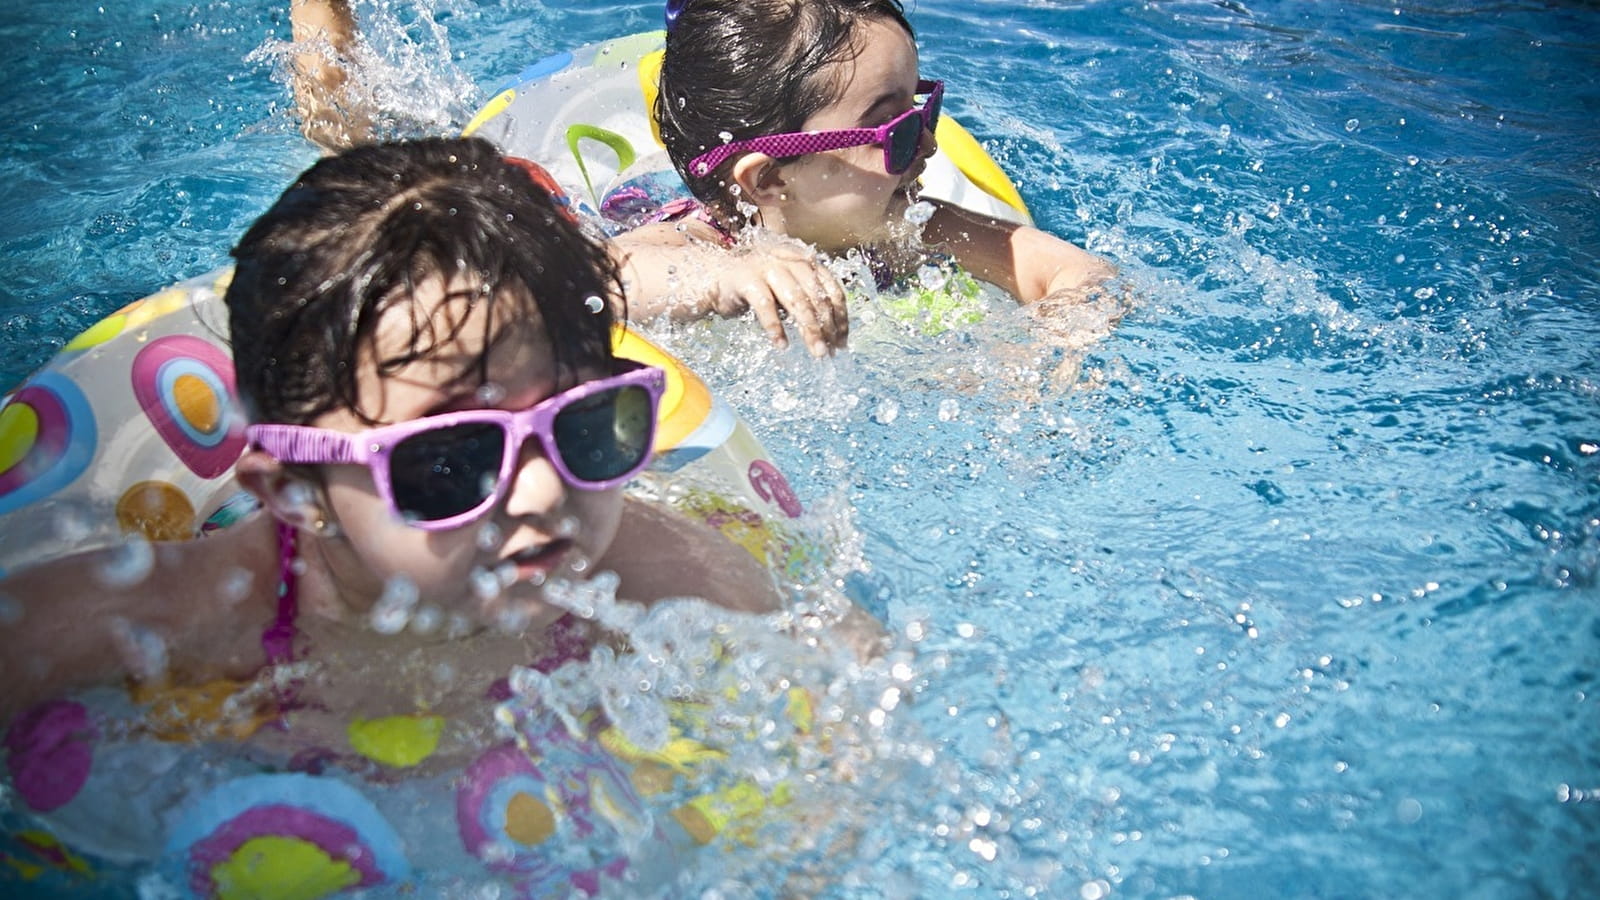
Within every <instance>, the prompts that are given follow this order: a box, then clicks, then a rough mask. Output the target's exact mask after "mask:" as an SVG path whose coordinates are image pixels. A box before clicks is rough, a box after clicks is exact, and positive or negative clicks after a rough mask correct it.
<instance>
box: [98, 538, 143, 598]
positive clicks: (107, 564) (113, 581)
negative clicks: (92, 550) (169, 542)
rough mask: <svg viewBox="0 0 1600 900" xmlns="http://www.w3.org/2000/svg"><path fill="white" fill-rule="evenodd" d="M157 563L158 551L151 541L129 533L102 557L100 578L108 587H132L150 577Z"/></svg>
mask: <svg viewBox="0 0 1600 900" xmlns="http://www.w3.org/2000/svg"><path fill="white" fill-rule="evenodd" d="M155 563H156V553H155V549H154V548H153V547H151V546H150V542H149V541H147V540H145V539H144V538H143V537H142V536H139V535H129V536H128V538H127V540H125V541H123V542H122V543H121V544H119V545H117V546H116V547H115V548H113V549H112V550H111V551H110V552H109V553H107V554H106V555H105V556H104V557H103V558H102V560H101V564H100V570H99V573H98V576H99V580H100V583H101V584H103V585H105V586H106V587H111V588H125V587H131V586H133V585H135V584H138V583H139V582H141V581H143V580H145V579H146V578H147V577H149V575H150V570H151V569H153V568H154V567H155Z"/></svg>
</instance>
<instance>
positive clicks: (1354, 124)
mask: <svg viewBox="0 0 1600 900" xmlns="http://www.w3.org/2000/svg"><path fill="white" fill-rule="evenodd" d="M1360 127H1361V120H1360V119H1346V120H1345V123H1344V130H1345V131H1350V132H1353V131H1355V130H1356V129H1357V128H1360Z"/></svg>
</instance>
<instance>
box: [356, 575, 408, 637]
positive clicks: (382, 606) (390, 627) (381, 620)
mask: <svg viewBox="0 0 1600 900" xmlns="http://www.w3.org/2000/svg"><path fill="white" fill-rule="evenodd" d="M417 599H418V592H417V586H416V584H415V583H413V582H412V581H411V579H409V578H407V577H405V576H404V575H396V576H394V577H392V578H390V579H389V580H388V581H386V582H384V585H383V594H382V595H380V596H379V597H378V602H377V603H374V604H373V605H372V609H371V610H370V611H369V612H368V613H367V623H368V624H369V625H371V626H372V630H373V631H376V632H377V633H379V634H399V633H400V632H402V631H404V630H405V628H406V625H408V624H410V622H411V612H412V610H414V609H416V607H417Z"/></svg>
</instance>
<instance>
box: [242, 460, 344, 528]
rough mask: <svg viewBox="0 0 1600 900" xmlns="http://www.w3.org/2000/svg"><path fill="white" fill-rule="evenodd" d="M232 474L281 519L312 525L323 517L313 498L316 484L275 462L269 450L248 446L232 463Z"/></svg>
mask: <svg viewBox="0 0 1600 900" xmlns="http://www.w3.org/2000/svg"><path fill="white" fill-rule="evenodd" d="M233 474H234V477H235V478H238V479H239V484H240V485H241V486H243V487H244V489H245V490H247V491H249V492H250V493H251V494H254V495H255V497H256V499H257V500H260V501H261V505H262V506H263V507H265V508H266V510H267V511H268V512H270V513H272V515H273V517H274V518H276V519H277V520H278V521H280V522H286V523H288V524H290V525H293V526H295V527H297V528H310V529H315V528H317V527H318V523H319V522H320V521H321V520H322V518H323V513H322V510H321V509H319V508H318V506H317V504H316V503H315V502H312V501H313V499H314V498H315V497H316V496H317V494H316V493H315V486H314V485H312V484H310V483H308V482H307V481H306V480H305V479H304V478H301V477H299V476H297V475H295V474H294V473H292V472H290V471H289V470H288V469H286V468H284V465H283V463H281V462H278V460H276V459H274V458H273V457H272V456H271V455H270V454H267V453H264V452H262V451H260V450H256V449H250V450H246V451H245V452H244V455H243V456H241V457H239V461H238V462H236V463H234V465H233Z"/></svg>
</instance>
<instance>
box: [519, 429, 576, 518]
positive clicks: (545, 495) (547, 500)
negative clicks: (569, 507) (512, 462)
mask: <svg viewBox="0 0 1600 900" xmlns="http://www.w3.org/2000/svg"><path fill="white" fill-rule="evenodd" d="M567 490H568V488H567V483H566V481H565V480H564V479H562V477H561V473H560V472H559V471H557V470H556V466H555V463H554V462H552V461H551V460H550V459H549V458H548V457H546V456H545V454H544V447H543V446H542V445H541V444H540V443H539V439H538V438H536V437H530V438H529V439H528V440H527V441H526V442H525V443H524V444H523V445H522V452H521V453H520V454H519V455H518V456H517V465H516V468H514V469H513V470H512V471H511V484H509V485H507V486H506V514H507V515H510V516H548V515H550V514H552V513H555V512H559V511H560V510H561V508H562V506H563V505H565V503H566V501H567Z"/></svg>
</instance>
